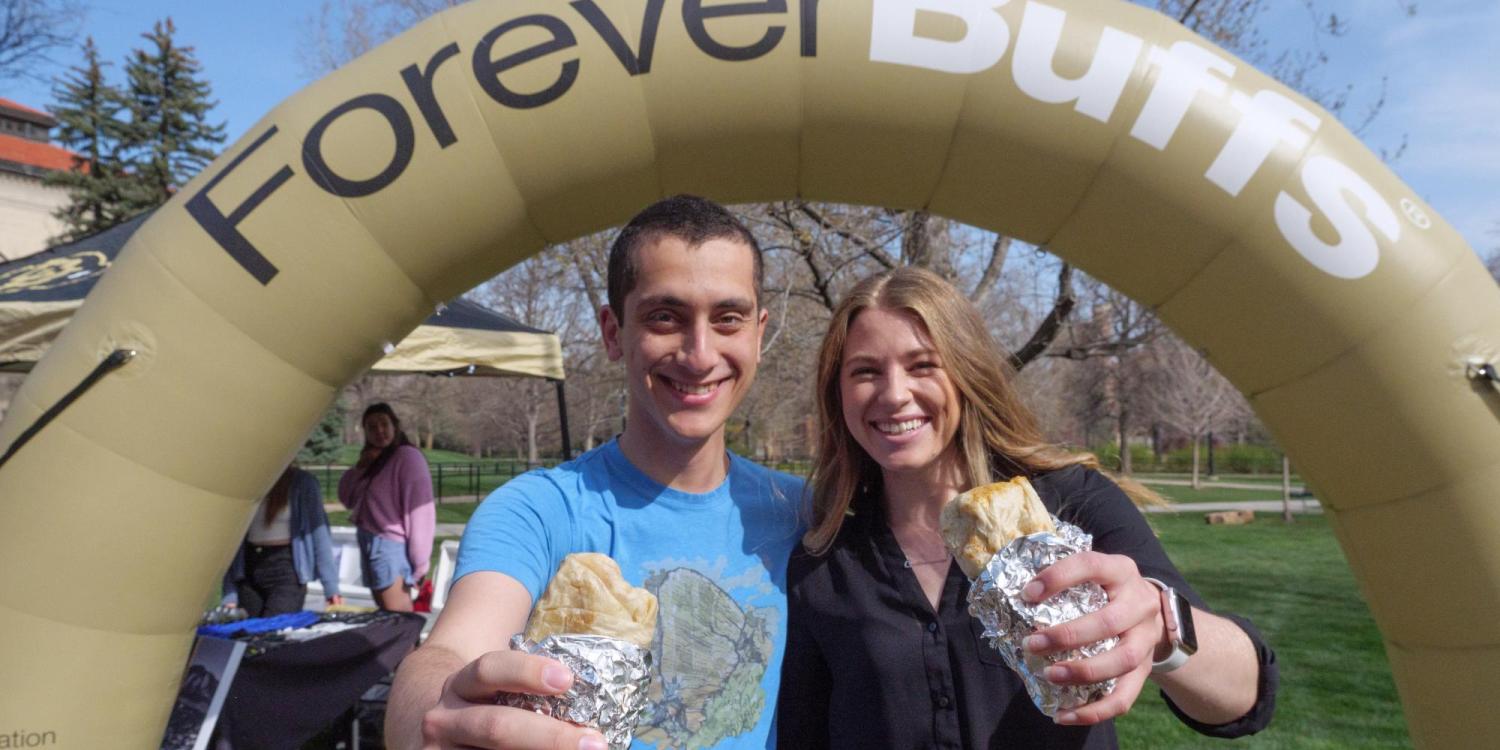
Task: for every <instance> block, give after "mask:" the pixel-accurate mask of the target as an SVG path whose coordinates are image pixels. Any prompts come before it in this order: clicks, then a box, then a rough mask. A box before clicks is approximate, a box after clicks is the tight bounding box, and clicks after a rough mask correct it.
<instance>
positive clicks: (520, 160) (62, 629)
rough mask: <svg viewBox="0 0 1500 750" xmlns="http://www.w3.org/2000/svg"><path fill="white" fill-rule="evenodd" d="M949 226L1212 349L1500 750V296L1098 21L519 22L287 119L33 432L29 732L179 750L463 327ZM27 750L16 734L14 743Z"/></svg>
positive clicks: (140, 250) (980, 11) (223, 174)
mask: <svg viewBox="0 0 1500 750" xmlns="http://www.w3.org/2000/svg"><path fill="white" fill-rule="evenodd" d="M682 191H689V192H698V193H703V194H706V195H710V196H713V197H715V198H717V199H719V200H721V201H725V202H741V201H761V200H771V199H782V198H788V197H791V196H803V197H806V198H810V199H815V200H820V201H840V202H847V203H859V204H879V205H886V206H892V207H903V208H926V209H930V210H932V211H934V212H936V213H939V214H942V215H944V216H948V217H951V218H954V219H957V220H960V221H964V222H968V223H970V224H973V225H977V226H980V227H987V228H990V229H994V230H997V231H1002V232H1006V233H1009V234H1012V235H1015V236H1018V237H1020V238H1022V239H1024V240H1027V241H1029V242H1035V243H1042V244H1045V245H1047V246H1048V247H1049V248H1050V249H1052V250H1053V251H1055V252H1057V253H1059V254H1061V255H1062V256H1064V257H1066V258H1068V259H1069V260H1071V261H1073V262H1075V263H1077V264H1078V265H1079V266H1080V267H1082V268H1084V269H1086V270H1087V271H1088V272H1089V273H1091V274H1093V275H1095V276H1097V277H1099V278H1102V279H1104V280H1106V281H1107V282H1108V283H1110V284H1111V285H1113V286H1115V287H1116V288H1118V289H1120V290H1122V291H1124V292H1125V293H1127V294H1129V295H1131V296H1132V297H1133V298H1135V299H1136V300H1138V301H1140V302H1142V303H1144V304H1146V305H1150V306H1151V307H1153V308H1154V309H1156V310H1157V311H1158V312H1159V314H1160V315H1161V317H1162V318H1163V319H1164V320H1166V321H1167V322H1168V323H1169V324H1170V325H1171V326H1172V327H1173V328H1174V329H1175V330H1176V331H1177V332H1178V333H1180V334H1181V335H1182V336H1184V337H1185V338H1186V339H1188V340H1189V341H1191V342H1193V343H1194V344H1195V345H1196V346H1198V347H1200V348H1201V349H1202V350H1203V351H1205V352H1206V353H1207V354H1208V356H1209V357H1210V359H1211V360H1212V361H1213V362H1214V364H1215V365H1217V366H1218V367H1219V369H1220V370H1221V371H1222V372H1223V373H1224V374H1225V375H1227V376H1228V377H1229V378H1230V379H1231V380H1232V381H1233V382H1234V383H1235V384H1236V385H1237V386H1238V387H1239V388H1240V389H1241V390H1243V391H1244V392H1245V393H1246V394H1248V396H1249V397H1250V399H1251V402H1252V403H1253V404H1254V406H1255V408H1256V410H1257V412H1258V413H1259V414H1260V416H1261V417H1262V418H1263V419H1264V421H1265V423H1266V424H1267V425H1268V426H1269V427H1270V428H1271V429H1272V431H1273V432H1274V433H1275V435H1276V439H1277V440H1278V441H1279V442H1280V443H1281V444H1282V445H1283V446H1285V448H1286V449H1287V451H1288V452H1289V453H1290V454H1291V456H1292V459H1293V461H1294V462H1295V463H1296V464H1297V466H1298V467H1299V469H1300V470H1301V471H1302V473H1303V474H1304V476H1305V477H1306V479H1307V480H1308V482H1309V483H1310V484H1311V485H1312V487H1313V488H1314V489H1315V490H1316V491H1317V494H1318V497H1319V498H1320V499H1321V500H1322V501H1323V502H1324V504H1325V505H1326V506H1327V508H1328V511H1329V513H1330V516H1331V518H1332V520H1333V525H1334V527H1335V529H1336V532H1337V534H1338V537H1339V540H1340V542H1341V543H1342V545H1343V547H1344V550H1345V552H1346V554H1347V555H1348V557H1349V560H1350V563H1351V564H1352V566H1353V568H1354V570H1355V572H1356V574H1357V576H1358V579H1359V581H1360V585H1361V587H1362V589H1363V593H1364V595H1365V597H1366V598H1367V599H1368V600H1369V602H1370V606H1371V608H1372V610H1373V611H1374V614H1375V617H1376V619H1377V620H1378V622H1379V624H1380V627H1381V631H1382V633H1383V634H1384V638H1385V642H1386V651H1387V654H1388V655H1389V657H1390V662H1391V667H1392V669H1393V671H1394V673H1395V677H1396V682H1397V685H1398V687H1399V689H1400V693H1401V697H1402V700H1403V702H1404V704H1405V707H1406V717H1407V720H1408V723H1409V726H1410V730H1411V733H1412V735H1413V737H1414V738H1415V739H1416V741H1417V743H1418V744H1419V745H1422V746H1426V747H1462V746H1469V745H1472V744H1475V741H1476V740H1477V739H1478V738H1481V737H1493V736H1496V735H1500V712H1496V711H1494V710H1493V708H1492V707H1491V706H1490V705H1489V700H1490V697H1491V696H1493V695H1494V694H1495V693H1496V692H1497V690H1500V617H1495V612H1496V611H1497V607H1500V543H1497V542H1496V539H1497V537H1500V504H1497V503H1495V502H1493V497H1494V492H1495V490H1494V488H1495V487H1496V486H1500V451H1497V450H1496V446H1497V445H1500V419H1497V416H1500V394H1497V393H1496V391H1495V390H1494V389H1493V386H1492V384H1490V383H1489V382H1488V381H1481V380H1479V379H1470V378H1469V377H1466V367H1467V368H1468V369H1470V370H1472V369H1474V365H1476V364H1481V363H1485V362H1491V361H1493V359H1494V357H1495V356H1496V353H1497V350H1500V292H1497V289H1496V286H1495V284H1494V282H1493V281H1492V280H1491V279H1490V277H1489V276H1488V275H1487V274H1486V273H1485V272H1484V271H1483V269H1482V268H1481V267H1480V264H1479V262H1478V260H1477V258H1476V257H1475V255H1474V254H1473V253H1472V252H1471V251H1470V250H1469V249H1468V248H1467V246H1466V245H1465V243H1464V242H1463V241H1462V239H1461V238H1460V237H1459V235H1458V234H1457V233H1456V232H1455V231H1454V230H1453V229H1452V228H1451V227H1450V226H1449V225H1448V224H1446V223H1444V222H1443V221H1442V220H1441V219H1439V218H1438V217H1437V216H1436V215H1435V214H1434V213H1433V212H1432V211H1431V210H1430V209H1429V208H1428V207H1427V206H1426V205H1425V204H1424V203H1423V202H1422V200H1420V199H1419V198H1418V197H1417V196H1415V195H1413V194H1412V192H1411V191H1410V190H1409V189H1408V188H1406V187H1405V186H1403V185H1402V184H1401V183H1400V182H1399V181H1398V180H1397V179H1396V178H1395V177H1394V176H1393V175H1392V174H1391V173H1390V172H1389V171H1388V170H1387V169H1386V168H1385V167H1384V166H1383V165H1382V164H1381V163H1380V161H1379V160H1378V159H1377V158H1376V157H1374V156H1373V155H1371V154H1370V153H1369V152H1368V151H1367V150H1366V149H1365V148H1364V147H1362V146H1361V145H1360V143H1359V142H1358V141H1357V140H1356V139H1355V138H1354V137H1353V136H1352V135H1350V134H1349V133H1348V132H1347V131H1346V130H1345V129H1344V128H1343V127H1341V126H1340V125H1339V124H1338V123H1337V122H1336V121H1335V120H1334V119H1333V118H1332V117H1331V116H1329V115H1328V114H1327V113H1325V112H1323V111H1321V110H1319V109H1318V108H1317V107H1316V106H1315V105H1314V104H1312V103H1310V102H1309V101H1308V100H1306V99H1305V98H1303V97H1301V96H1299V95H1297V94H1295V93H1293V92H1291V91H1290V90H1288V89H1287V88H1285V87H1283V86H1282V85H1280V84H1278V83H1276V82H1275V81H1273V80H1271V79H1269V78H1267V77H1266V76H1264V75H1261V74H1260V73H1258V72H1256V71H1255V70H1254V69H1253V68H1251V67H1250V66H1249V65H1247V64H1245V63H1243V62H1241V61H1239V60H1236V59H1234V58H1233V57H1231V56H1229V55H1227V54H1226V53H1224V52H1222V51H1220V50H1217V49H1215V48H1214V47H1212V46H1211V45H1210V44H1208V43H1207V42H1205V41H1203V40H1202V39H1200V38H1198V37H1196V36H1194V35H1192V34H1191V33H1189V32H1187V31H1186V30H1184V29H1183V28H1182V27H1181V26H1179V25H1178V24H1176V23H1173V22H1172V21H1171V20H1170V19H1167V18H1165V17H1163V16H1160V15H1157V14H1155V13H1152V12H1148V11H1145V10H1142V9H1141V8H1139V7H1136V6H1133V5H1129V4H1127V3H1125V2H1103V1H1101V0H1050V1H1049V2H1038V1H1035V0H863V1H862V2H856V1H853V0H850V1H847V2H846V1H845V0H840V1H839V2H823V3H819V2H818V0H757V1H755V2H749V1H746V2H737V3H723V2H711V3H705V2H703V0H670V2H669V1H668V0H644V1H642V0H633V1H630V2H626V1H625V0H574V1H573V2H564V1H563V0H551V1H544V0H480V1H478V2H473V3H470V4H467V5H463V6H460V7H457V8H453V9H451V10H449V11H446V12H445V13H443V14H441V15H439V16H435V17H433V18H431V19H429V20H427V21H426V22H424V23H423V24H421V25H420V26H418V27H416V28H414V29H412V30H411V31H409V32H407V33H406V34H404V35H402V36H401V37H399V38H398V39H396V40H394V41H392V42H390V43H388V44H386V45H385V46H383V47H381V48H380V49H378V50H376V51H375V52H372V53H371V54H369V55H366V56H364V57H362V58H360V59H359V60H357V61H355V62H354V63H351V64H350V65H348V66H347V67H345V68H344V69H342V70H340V71H338V72H336V73H334V74H332V75H330V76H329V77H328V78H326V79H324V80H322V81H320V82H318V83H316V84H314V85H312V86H309V87H308V88H307V89H306V90H304V91H302V92H301V93H299V94H297V95H295V96H293V97H292V98H291V99H289V100H288V101H287V102H285V103H283V104H282V105H280V106H279V107H277V108H276V109H275V110H273V111H272V112H271V113H270V114H269V115H267V116H266V117H265V118H264V119H263V120H262V121H261V122H259V123H258V124H257V125H256V126H255V127H254V128H252V129H251V130H250V131H249V133H248V135H246V136H245V138H244V139H243V140H241V141H240V142H239V143H237V144H235V145H234V146H233V147H231V148H230V149H229V151H228V152H226V153H225V154H224V156H223V157H221V158H220V159H219V160H218V161H217V162H215V163H214V164H213V165H212V166H210V167H209V168H208V169H206V170H205V171H204V172H203V174H201V175H200V176H199V177H198V178H197V179H195V180H194V181H193V182H192V183H191V184H189V185H187V186H186V187H184V188H183V189H182V190H181V192H180V193H179V194H178V195H177V196H176V197H174V198H173V200H172V201H171V202H170V203H169V204H168V205H167V206H166V207H165V208H163V209H162V210H160V211H159V212H158V213H157V215H156V216H155V217H153V218H152V219H151V221H150V222H149V223H148V224H147V225H146V226H144V227H143V228H142V229H141V230H140V231H139V232H138V233H137V234H136V236H135V238H134V239H133V240H132V242H131V245H130V246H129V247H127V248H126V250H125V252H124V255H123V257H122V259H121V260H120V262H118V263H117V266H116V267H115V268H114V269H113V270H112V271H111V272H110V274H109V275H108V276H107V277H106V278H105V279H104V280H103V281H102V282H101V283H100V284H99V286H98V287H97V288H96V289H95V290H94V292H93V295H92V296H91V297H90V299H89V301H88V304H87V305H86V306H85V307H84V309H83V310H82V311H81V312H80V314H79V315H78V316H77V318H76V319H74V321H73V322H72V324H71V325H70V326H69V327H68V328H67V330H66V331H65V332H64V333H63V335H62V336H61V338H60V339H59V341H58V343H57V345H56V346H55V348H54V349H53V350H52V351H51V353H50V354H48V356H47V357H46V359H45V360H44V361H43V362H42V363H41V364H40V365H39V366H38V367H37V368H36V370H35V371H34V372H33V374H32V375H31V377H30V378H29V379H28V380H27V381H26V383H25V386H24V388H23V389H22V391H21V393H20V394H19V395H18V397H17V398H16V399H15V403H14V404H13V406H12V408H11V412H10V414H9V415H8V416H7V418H6V421H5V422H4V424H3V426H0V445H9V444H10V443H11V442H12V441H14V440H15V439H16V437H17V436H18V435H19V434H20V433H21V432H22V431H23V430H24V429H25V428H26V427H27V426H28V425H30V424H31V423H32V422H33V421H34V420H35V419H36V418H37V417H38V415H40V414H41V413H42V412H43V411H44V410H45V409H46V408H47V407H48V406H50V405H51V404H53V403H54V402H56V401H57V400H58V399H59V398H60V397H62V396H63V395H64V394H65V393H66V392H67V391H68V390H70V389H71V388H72V387H73V386H74V385H75V384H77V383H78V382H79V381H80V380H81V379H82V378H83V377H84V376H85V375H86V374H87V373H89V372H90V371H91V370H92V369H93V368H94V367H95V366H96V365H97V364H98V363H99V362H100V361H101V360H102V359H103V358H104V357H105V355H106V354H107V353H108V352H110V351H112V350H114V349H117V348H130V349H134V350H136V351H137V352H138V353H139V354H138V356H137V357H136V358H135V359H134V360H133V361H131V362H130V363H129V364H128V365H126V366H125V367H123V368H122V369H119V370H117V371H115V372H113V373H111V374H109V375H108V376H106V377H105V378H104V379H103V380H101V381H100V382H99V384H98V385H96V386H95V387H94V388H93V390H91V391H89V392H88V393H87V394H86V395H85V396H84V397H83V398H81V399H79V400H78V401H77V402H76V403H74V404H73V405H72V406H71V407H70V408H69V409H68V410H67V411H66V412H64V413H63V414H62V416H61V417H60V418H59V419H58V420H57V421H55V422H53V423H52V424H51V425H50V426H48V427H47V428H46V429H44V430H42V431H41V432H40V433H38V434H37V436H36V437H35V439H34V440H32V441H31V442H30V443H28V444H26V445H25V447H24V448H22V449H21V450H20V451H19V452H17V453H16V454H15V455H14V457H13V458H12V460H11V461H10V463H9V464H7V465H6V466H4V468H3V469H0V570H3V571H4V575H3V577H0V632H3V633H4V634H5V637H4V639H3V642H0V734H3V735H12V736H20V737H23V738H24V737H29V736H37V737H42V738H43V739H46V740H47V742H48V744H49V746H51V745H53V744H55V745H56V746H59V747H76V748H95V747H127V746H130V747H154V746H155V745H156V743H157V742H158V741H159V738H160V735H161V730H162V727H163V725H164V723H165V721H166V717H167V714H168V711H169V709H170V703H171V699H172V696H173V694H174V689H175V684H176V681H177V679H178V675H179V670H180V669H181V664H182V662H183V657H184V655H185V654H186V653H187V650H188V647H189V645H190V642H191V638H192V635H191V630H192V626H193V625H194V623H195V622H196V620H197V617H198V615H199V613H200V607H201V605H202V602H203V601H204V600H205V598H206V597H207V596H208V594H209V591H210V589H211V588H212V587H213V586H215V585H216V584H217V582H218V580H219V574H220V572H221V571H222V569H223V568H224V566H225V564H226V563H227V562H228V560H229V557H230V554H231V552H232V551H233V547H234V545H235V544H236V543H237V541H238V539H239V537H240V535H241V533H242V531H243V529H244V527H245V524H246V523H247V519H248V516H249V514H250V513H251V508H252V507H253V503H254V500H253V499H254V498H256V497H258V496H259V495H260V493H261V492H262V491H264V490H265V489H266V488H267V487H268V486H269V484H270V483H271V481H272V479H273V477H274V476H275V475H276V474H277V472H278V471H279V470H280V468H281V466H282V464H283V463H284V462H285V461H286V460H287V459H288V458H289V457H290V456H291V455H292V453H293V452H294V451H295V449H296V445H297V443H298V442H299V439H300V437H301V436H302V435H304V434H305V433H306V432H307V431H308V430H309V429H310V428H311V427H312V425H313V424H314V423H315V422H316V420H317V419H318V417H319V415H320V414H321V413H322V411H323V409H324V407H325V406H326V405H327V404H328V403H329V402H330V400H331V399H332V398H333V397H334V394H335V393H336V391H337V390H338V388H339V387H340V386H342V385H343V384H344V383H346V382H348V381H349V380H351V379H352V378H354V377H355V376H357V375H358V374H359V373H360V372H361V371H363V370H364V369H365V368H366V367H368V366H369V365H370V364H371V363H373V362H374V361H376V360H377V359H378V358H379V357H380V356H381V353H382V346H383V344H385V343H386V342H393V341H398V340H399V339H400V338H401V336H402V334H403V333H405V332H406V331H409V330H411V329H412V328H413V327H414V326H415V325H417V324H418V323H419V322H420V321H421V320H422V319H423V318H425V317H426V316H427V315H429V314H430V313H431V311H432V310H433V308H434V306H435V305H436V304H437V303H438V302H440V301H442V300H446V299H449V298H451V297H454V296H455V295H457V294H459V293H461V292H463V291H464V290H465V289H468V288H469V287H470V286H472V285H474V284H475V283H477V282H479V281H480V280H482V279H485V278H487V277H489V276H491V275H493V274H494V273H496V272H498V271H500V270H501V269H503V268H505V267H507V266H509V265H511V264H513V263H516V262H518V261H519V260H521V259H523V258H525V257H527V256H528V255H530V254H531V253H533V252H535V251H537V250H538V249H540V248H542V247H543V246H544V245H545V244H547V243H549V242H557V241H562V240H567V239H569V238H573V237H576V236H579V235H581V234H584V233H587V232H593V231H597V230H600V229H602V228H605V227H608V226H611V225H614V224H618V223H620V222H622V221H624V220H625V219H627V218H628V217H629V216H630V215H631V214H632V213H633V212H634V211H635V210H637V209H638V208H640V207H641V206H643V205H644V204H646V203H648V202H650V201H652V200H654V199H656V198H658V197H660V196H663V195H666V194H671V193H675V192H682ZM12 733H16V734H12Z"/></svg>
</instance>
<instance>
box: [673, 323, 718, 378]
mask: <svg viewBox="0 0 1500 750" xmlns="http://www.w3.org/2000/svg"><path fill="white" fill-rule="evenodd" d="M681 362H682V364H683V365H684V366H686V367H687V368H688V369H690V370H692V371H694V372H698V373H705V372H708V371H710V370H712V369H714V367H715V366H716V365H718V364H719V349H718V347H717V346H716V345H715V343H714V332H713V327H712V326H710V325H709V324H708V321H706V320H700V321H697V322H695V323H694V324H693V326H692V328H691V329H689V330H688V332H687V336H686V337H685V338H684V340H683V342H682V359H681Z"/></svg>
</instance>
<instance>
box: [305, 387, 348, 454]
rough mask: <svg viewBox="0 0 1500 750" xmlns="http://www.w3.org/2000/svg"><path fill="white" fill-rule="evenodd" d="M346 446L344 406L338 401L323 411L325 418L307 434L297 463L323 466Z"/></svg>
mask: <svg viewBox="0 0 1500 750" xmlns="http://www.w3.org/2000/svg"><path fill="white" fill-rule="evenodd" d="M343 447H344V406H343V404H340V403H339V402H338V401H334V402H333V406H330V407H328V411H326V412H323V419H322V420H321V421H319V422H318V426H317V427H314V428H313V431H312V434H311V435H308V436H307V442H306V443H303V445H302V450H301V451H299V452H298V453H297V463H300V464H303V465H305V466H321V465H325V464H328V463H331V462H333V461H334V460H335V459H337V458H338V456H339V453H340V452H341V450H342V449H343Z"/></svg>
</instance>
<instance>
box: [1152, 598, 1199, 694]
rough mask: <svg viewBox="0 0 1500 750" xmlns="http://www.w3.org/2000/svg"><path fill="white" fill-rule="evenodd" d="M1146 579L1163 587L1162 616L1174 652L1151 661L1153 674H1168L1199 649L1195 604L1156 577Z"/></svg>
mask: <svg viewBox="0 0 1500 750" xmlns="http://www.w3.org/2000/svg"><path fill="white" fill-rule="evenodd" d="M1146 580H1147V581H1148V582H1150V583H1151V585H1153V586H1155V587H1157V588H1158V589H1161V616H1162V620H1164V621H1165V622H1166V624H1167V642H1168V643H1170V644H1172V653H1170V654H1167V657H1166V658H1165V659H1162V660H1161V661H1154V662H1152V663H1151V674H1166V673H1168V672H1172V671H1175V670H1176V669H1178V668H1179V667H1181V666H1182V665H1184V664H1186V663H1187V661H1188V657H1190V656H1192V655H1193V654H1194V653H1197V651H1198V632H1197V631H1196V630H1194V629H1193V605H1192V604H1190V603H1189V602H1188V600H1187V597H1185V596H1183V595H1182V594H1180V593H1178V592H1177V590H1176V589H1174V588H1172V587H1171V586H1168V585H1167V584H1165V583H1162V582H1161V581H1158V580H1156V579H1155V578H1146Z"/></svg>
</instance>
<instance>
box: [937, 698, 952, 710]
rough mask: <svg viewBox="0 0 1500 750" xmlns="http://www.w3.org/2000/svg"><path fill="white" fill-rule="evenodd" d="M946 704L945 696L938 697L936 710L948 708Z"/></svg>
mask: <svg viewBox="0 0 1500 750" xmlns="http://www.w3.org/2000/svg"><path fill="white" fill-rule="evenodd" d="M948 703H949V701H948V696H946V695H939V696H938V699H937V704H938V708H947V707H948Z"/></svg>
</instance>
